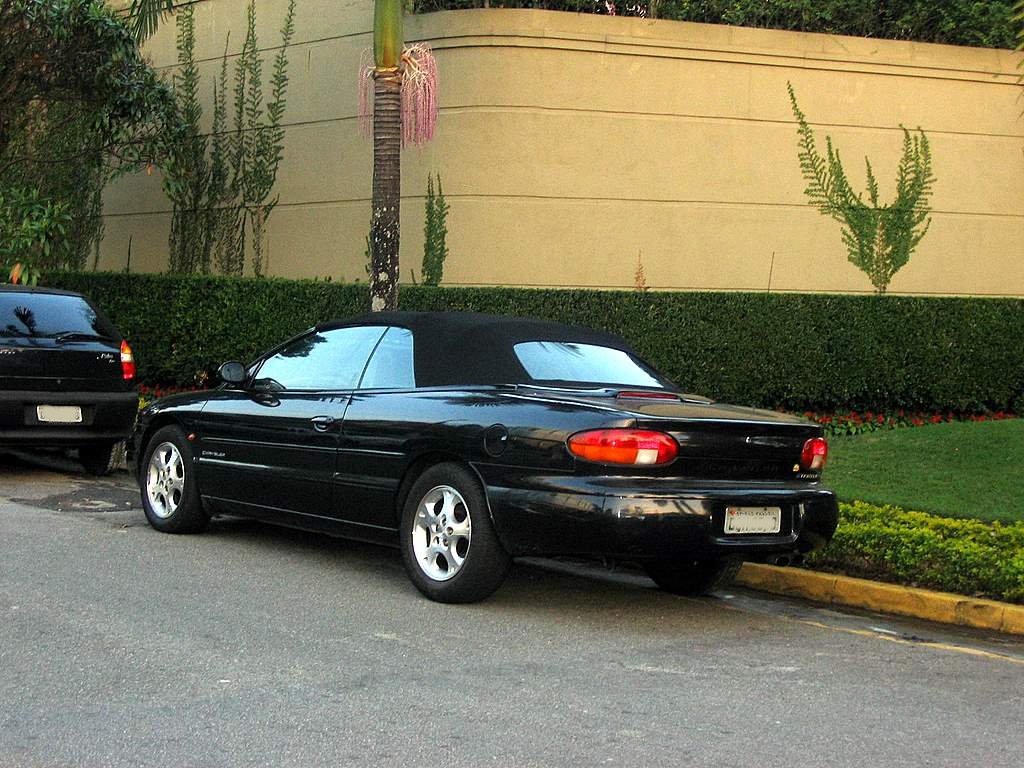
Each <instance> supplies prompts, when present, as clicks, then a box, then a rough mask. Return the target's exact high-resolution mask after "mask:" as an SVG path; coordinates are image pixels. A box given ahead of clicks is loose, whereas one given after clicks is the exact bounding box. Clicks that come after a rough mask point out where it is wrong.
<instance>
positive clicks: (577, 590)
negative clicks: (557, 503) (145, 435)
mask: <svg viewBox="0 0 1024 768" xmlns="http://www.w3.org/2000/svg"><path fill="white" fill-rule="evenodd" d="M54 467H56V468H57V469H64V470H66V471H64V472H61V471H55V470H54V469H53V468H54ZM1022 754H1024V644H1022V643H1020V642H1018V641H1013V640H1010V639H1009V638H1007V637H1001V636H996V635H984V634H978V633H974V632H967V631H956V630H952V629H949V628H944V627H938V626H934V625H928V624H923V623H914V622H908V621H898V620H894V619H890V618H887V617H880V616H872V615H857V614H855V613H838V612H835V611H830V610H824V609H819V608H815V607H813V606H810V605H805V604H800V603H797V602H794V601H786V600H779V599H774V598H767V597H763V596H758V595H757V594H756V593H744V592H741V591H738V590H737V591H734V592H729V593H722V594H720V595H717V596H715V597H710V598H704V599H699V600H698V599H686V598H680V597H674V596H670V595H666V594H663V593H661V592H659V591H657V590H656V589H654V588H653V585H652V584H651V583H650V582H649V581H648V580H646V579H645V578H643V577H642V576H640V575H638V574H636V573H633V572H631V571H621V570H620V571H614V572H608V571H604V570H602V569H601V568H600V567H592V566H585V565H578V564H572V563H562V562H554V561H527V562H519V563H517V564H516V566H515V568H514V570H513V573H512V576H511V577H510V579H509V581H508V582H507V583H506V584H505V586H504V587H502V589H500V590H499V591H498V593H497V594H496V595H495V596H494V597H493V598H491V599H490V600H488V601H486V602H484V603H482V604H479V605H475V606H461V607H459V606H444V605H438V604H434V603H430V602H428V601H427V600H425V599H423V598H422V597H420V595H419V593H418V592H416V590H415V589H413V587H412V586H411V585H410V584H409V582H408V581H407V579H406V577H405V574H404V572H403V571H402V566H401V561H400V558H399V556H398V554H397V552H396V551H389V550H386V549H381V548H377V547H371V546H367V545H362V544H355V543H351V542H346V541H340V540H334V539H330V538H326V537H319V536H313V535H307V534H304V533H298V532H294V531H287V530H284V529H277V528H274V527H271V526H266V525H262V524H257V523H252V522H248V521H243V520H223V521H217V522H215V523H214V526H213V527H212V529H211V530H210V531H209V532H207V533H205V534H202V535H199V536H169V535H164V534H159V533H157V532H155V531H153V530H152V529H150V528H149V526H148V525H147V524H146V522H145V518H144V517H143V515H142V512H141V510H140V508H139V504H138V497H137V493H136V491H135V490H134V489H133V488H132V486H131V484H130V482H129V479H128V477H127V476H126V475H124V474H121V475H115V476H114V477H113V478H111V479H104V480H99V481H97V480H93V479H91V478H88V477H86V476H84V475H82V474H80V473H77V471H76V470H75V466H74V465H73V464H72V463H70V462H63V463H62V462H60V461H57V462H44V463H43V464H41V465H40V464H33V463H29V462H26V461H24V460H22V459H19V458H12V457H10V456H4V455H2V454H0V768H7V767H8V766H16V767H17V768H32V767H34V766H160V768H170V767H173V766H264V765H266V766H321V765H341V766H345V765H359V766H364V765H366V766H375V765H380V766H421V765H422V766H427V765H430V766H486V765H496V766H547V765H552V766H563V765H565V766H568V765H573V766H597V765H629V766H776V765H778V766H783V765H785V766H813V768H821V767H822V766H847V765H848V766H899V765H907V766H915V767H919V766H957V767H958V768H959V767H960V766H965V765H976V764H980V765H985V766H986V767H995V766H1004V765H1005V766H1014V767H1016V766H1019V765H1020V764H1021V755H1022Z"/></svg>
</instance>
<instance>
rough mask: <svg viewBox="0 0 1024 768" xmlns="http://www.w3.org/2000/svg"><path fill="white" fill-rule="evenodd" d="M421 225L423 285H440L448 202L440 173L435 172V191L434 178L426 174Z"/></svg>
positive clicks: (445, 252)
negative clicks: (425, 198)
mask: <svg viewBox="0 0 1024 768" xmlns="http://www.w3.org/2000/svg"><path fill="white" fill-rule="evenodd" d="M425 207H426V211H425V214H426V216H425V218H426V222H425V224H424V226H423V269H422V271H421V273H420V278H421V280H422V283H423V285H440V284H441V278H442V277H443V276H444V261H445V259H447V258H448V203H447V202H446V201H445V199H444V189H443V188H442V187H441V174H440V173H439V174H437V192H435V191H434V179H433V177H432V176H427V201H426V206H425Z"/></svg>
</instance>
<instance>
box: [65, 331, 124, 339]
mask: <svg viewBox="0 0 1024 768" xmlns="http://www.w3.org/2000/svg"><path fill="white" fill-rule="evenodd" d="M51 338H53V339H56V340H57V341H79V340H82V341H110V337H109V336H100V335H99V334H96V333H84V332H82V331H63V332H62V333H55V334H53V336H51Z"/></svg>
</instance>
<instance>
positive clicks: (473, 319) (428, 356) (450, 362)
mask: <svg viewBox="0 0 1024 768" xmlns="http://www.w3.org/2000/svg"><path fill="white" fill-rule="evenodd" d="M352 325H391V326H397V327H399V328H407V329H409V330H410V331H412V335H413V355H414V358H415V366H416V385H417V386H419V387H441V386H448V385H454V384H529V383H531V382H532V381H533V379H531V378H530V376H529V374H527V372H526V370H525V369H524V368H523V366H522V364H521V363H520V362H519V359H518V358H517V357H516V355H515V352H514V350H513V347H514V346H515V345H516V344H518V343H520V342H524V341H561V342H574V343H577V344H594V345H598V346H602V347H610V348H612V349H620V350H622V351H624V352H628V353H630V354H632V355H635V354H636V353H635V352H634V351H633V348H632V347H630V346H629V344H627V343H626V341H625V340H624V339H622V338H620V337H619V336H615V335H614V334H611V333H605V332H604V331H595V330H593V329H591V328H583V327H581V326H574V325H563V324H562V323H553V322H550V321H547V320H535V319H533V318H526V317H508V316H505V315H489V314H483V313H478V312H373V313H370V314H366V315H360V316H358V317H353V318H349V319H347V320H335V321H332V322H329V323H323V324H321V325H319V326H317V328H318V330H331V329H334V328H344V327H346V326H352Z"/></svg>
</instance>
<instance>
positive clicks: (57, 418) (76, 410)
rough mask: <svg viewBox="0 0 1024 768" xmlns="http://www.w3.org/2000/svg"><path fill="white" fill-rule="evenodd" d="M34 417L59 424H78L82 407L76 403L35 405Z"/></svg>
mask: <svg viewBox="0 0 1024 768" xmlns="http://www.w3.org/2000/svg"><path fill="white" fill-rule="evenodd" d="M36 418H37V419H39V420H40V421H47V422H57V423H60V424H80V423H81V421H82V409H81V408H80V407H79V406H77V405H37V406H36Z"/></svg>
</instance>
